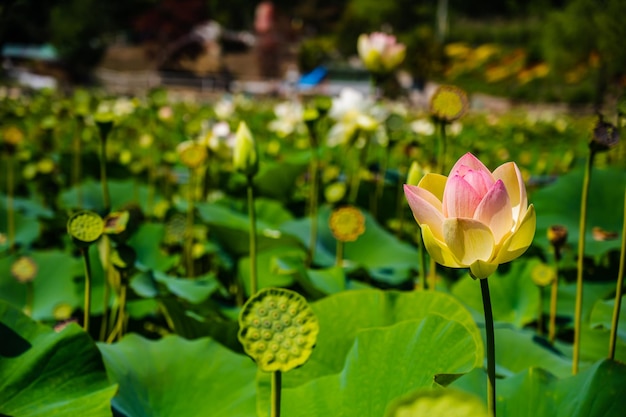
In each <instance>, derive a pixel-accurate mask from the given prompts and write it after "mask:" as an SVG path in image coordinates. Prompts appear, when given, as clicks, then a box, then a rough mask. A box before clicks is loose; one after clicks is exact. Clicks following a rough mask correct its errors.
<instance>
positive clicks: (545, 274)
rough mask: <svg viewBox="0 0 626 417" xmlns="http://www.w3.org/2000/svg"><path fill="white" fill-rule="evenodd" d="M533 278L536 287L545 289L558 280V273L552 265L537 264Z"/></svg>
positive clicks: (532, 273)
mask: <svg viewBox="0 0 626 417" xmlns="http://www.w3.org/2000/svg"><path fill="white" fill-rule="evenodd" d="M530 276H531V278H532V280H533V282H534V283H535V285H538V286H540V287H545V286H548V285H550V284H552V281H554V280H555V279H557V276H556V271H555V270H554V268H552V267H551V266H550V265H546V264H544V263H540V264H537V265H536V266H535V267H534V268H533V270H532V272H531V275H530Z"/></svg>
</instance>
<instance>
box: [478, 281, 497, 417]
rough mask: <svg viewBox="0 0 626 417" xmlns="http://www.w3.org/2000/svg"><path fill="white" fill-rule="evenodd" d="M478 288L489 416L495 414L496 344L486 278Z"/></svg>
mask: <svg viewBox="0 0 626 417" xmlns="http://www.w3.org/2000/svg"><path fill="white" fill-rule="evenodd" d="M479 281H480V290H481V292H482V296H483V309H484V310H485V332H486V334H487V406H488V408H489V412H490V414H491V416H493V417H495V415H496V349H495V347H496V344H495V338H494V332H493V313H492V311H491V296H490V295H489V282H488V281H487V278H485V279H481V280H479Z"/></svg>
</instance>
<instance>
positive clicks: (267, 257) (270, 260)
mask: <svg viewBox="0 0 626 417" xmlns="http://www.w3.org/2000/svg"><path fill="white" fill-rule="evenodd" d="M283 256H297V257H299V258H303V257H304V256H306V253H305V252H304V250H303V249H302V248H301V247H299V246H295V247H294V246H277V247H274V248H270V249H267V250H264V251H261V252H259V253H258V254H257V279H258V287H259V289H261V288H267V287H288V286H290V285H291V284H293V276H292V275H291V274H289V273H283V272H281V271H280V270H278V269H277V268H274V263H275V262H276V259H278V258H280V257H283ZM237 270H238V275H239V277H238V279H239V280H240V282H242V283H243V285H244V288H245V291H246V294H247V295H250V258H249V257H245V258H241V259H240V260H239V266H238V268H237Z"/></svg>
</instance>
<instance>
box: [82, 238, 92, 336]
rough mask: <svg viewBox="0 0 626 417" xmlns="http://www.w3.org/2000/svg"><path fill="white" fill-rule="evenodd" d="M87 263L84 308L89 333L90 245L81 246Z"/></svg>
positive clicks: (84, 261) (85, 322)
mask: <svg viewBox="0 0 626 417" xmlns="http://www.w3.org/2000/svg"><path fill="white" fill-rule="evenodd" d="M80 251H81V252H82V255H83V263H84V265H85V303H84V308H83V328H84V329H85V332H87V333H89V315H90V312H91V261H90V260H89V246H87V247H84V248H81V250H80Z"/></svg>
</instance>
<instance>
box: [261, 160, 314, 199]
mask: <svg viewBox="0 0 626 417" xmlns="http://www.w3.org/2000/svg"><path fill="white" fill-rule="evenodd" d="M305 157H306V155H305ZM306 169H307V161H306V160H305V159H304V158H302V157H299V156H298V155H294V156H292V157H290V158H288V159H284V160H281V161H278V162H272V161H265V162H264V163H263V164H261V171H260V172H259V173H258V174H257V175H256V176H255V177H254V186H255V189H256V190H257V192H258V194H259V195H263V196H267V197H271V198H275V199H277V200H282V201H284V200H287V199H289V198H290V197H291V196H292V195H293V191H294V189H295V188H296V186H295V184H296V180H297V179H298V177H299V176H300V175H301V174H302V173H304V172H305V171H306Z"/></svg>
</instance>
